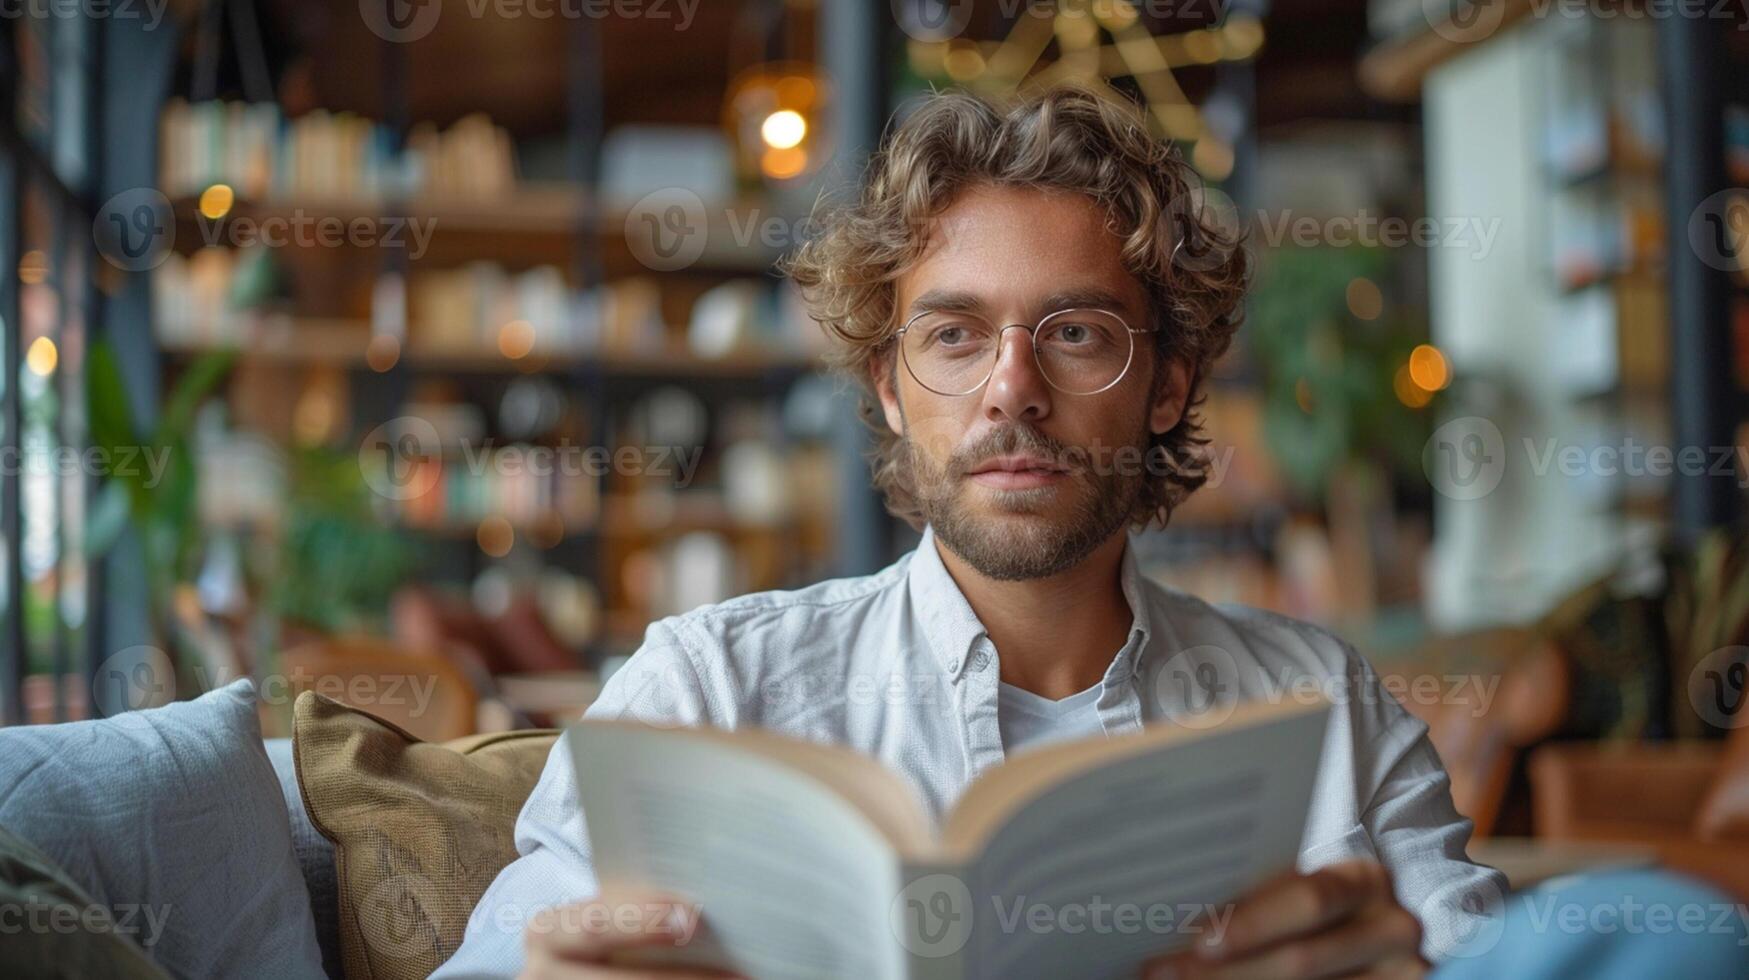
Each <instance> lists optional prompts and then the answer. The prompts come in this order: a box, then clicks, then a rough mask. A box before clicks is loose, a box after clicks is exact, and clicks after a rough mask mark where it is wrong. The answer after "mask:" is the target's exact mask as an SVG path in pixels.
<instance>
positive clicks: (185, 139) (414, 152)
mask: <svg viewBox="0 0 1749 980" xmlns="http://www.w3.org/2000/svg"><path fill="white" fill-rule="evenodd" d="M158 181H159V187H160V189H161V190H163V191H164V192H165V193H166V194H169V195H172V196H178V197H181V196H191V195H196V194H199V193H200V192H201V191H203V190H205V189H206V188H207V187H208V186H210V185H212V184H215V183H225V184H229V185H230V186H231V188H232V189H233V190H234V191H236V192H237V194H238V195H240V196H241V197H243V198H244V199H246V200H250V199H253V200H261V199H272V200H293V201H295V200H304V199H307V200H312V201H365V202H369V201H377V200H381V199H384V198H387V197H390V196H405V195H413V194H428V195H435V196H451V197H466V198H494V197H502V196H504V195H506V194H509V193H510V192H511V191H513V190H514V189H515V187H516V159H515V148H514V146H513V145H512V142H511V139H510V135H509V134H508V133H507V132H505V131H504V130H503V129H502V128H500V127H498V126H495V125H493V124H492V122H491V120H490V119H488V118H487V117H486V116H484V115H481V114H477V113H476V114H474V115H470V116H466V117H463V118H462V119H460V120H457V121H456V122H455V123H454V124H453V125H451V126H450V127H448V128H447V129H443V130H439V129H438V128H437V127H436V126H434V125H431V124H429V123H421V124H418V125H415V126H414V127H413V129H412V131H411V132H410V133H409V134H408V138H407V144H406V147H405V149H403V150H401V151H399V152H397V151H396V149H395V139H394V134H393V133H392V132H391V131H390V130H389V128H388V127H387V126H384V125H383V124H381V123H379V122H376V121H375V120H372V119H367V118H365V117H363V116H360V115H358V114H356V113H352V112H329V111H327V110H324V109H316V110H313V111H310V112H307V113H304V114H303V115H301V116H298V117H297V118H295V119H287V118H285V116H284V115H283V114H282V113H281V112H280V108H279V106H278V105H276V104H274V103H271V102H251V103H246V102H223V101H202V102H194V103H190V102H187V101H185V100H182V99H171V100H169V102H167V103H166V104H165V107H164V110H163V112H162V113H161V115H160V116H159V175H158Z"/></svg>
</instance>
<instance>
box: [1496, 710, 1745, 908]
mask: <svg viewBox="0 0 1749 980" xmlns="http://www.w3.org/2000/svg"><path fill="white" fill-rule="evenodd" d="M1530 774H1531V784H1532V787H1533V792H1534V801H1535V806H1534V810H1535V818H1536V829H1537V835H1538V836H1539V837H1545V838H1549V839H1554V840H1574V841H1606V842H1612V843H1630V844H1638V845H1643V846H1647V847H1650V848H1651V849H1652V850H1654V851H1655V852H1656V853H1657V855H1658V859H1659V862H1660V863H1661V864H1663V865H1664V866H1665V867H1668V868H1671V869H1673V870H1676V871H1682V872H1686V873H1688V874H1692V875H1694V876H1696V877H1698V878H1702V879H1705V880H1707V881H1710V882H1712V883H1714V884H1716V885H1718V886H1719V887H1720V888H1723V889H1724V890H1726V891H1727V892H1729V893H1731V894H1733V895H1735V896H1737V897H1738V898H1739V899H1742V900H1744V901H1749V726H1745V727H1741V728H1738V729H1736V730H1735V731H1734V732H1733V733H1732V734H1731V736H1730V738H1729V739H1727V740H1726V741H1724V742H1702V741H1698V740H1697V741H1687V742H1665V743H1657V742H1639V743H1627V744H1615V743H1607V742H1573V743H1555V744H1550V745H1547V746H1544V747H1542V748H1540V749H1538V750H1537V751H1536V752H1535V753H1533V754H1532V756H1531V762H1530Z"/></svg>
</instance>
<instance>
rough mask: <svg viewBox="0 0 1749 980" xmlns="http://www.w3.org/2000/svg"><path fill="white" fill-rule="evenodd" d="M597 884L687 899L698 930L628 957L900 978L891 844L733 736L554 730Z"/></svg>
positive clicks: (828, 794)
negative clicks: (559, 733)
mask: <svg viewBox="0 0 1749 980" xmlns="http://www.w3.org/2000/svg"><path fill="white" fill-rule="evenodd" d="M565 737H566V738H567V739H569V740H570V746H571V750H572V755H573V758H574V760H575V764H576V767H577V785H578V792H579V795H580V798H581V799H582V802H583V810H584V815H585V823H586V825H587V826H588V830H589V843H590V847H591V849H592V851H593V853H594V859H595V869H596V876H597V879H598V881H600V882H601V884H602V886H603V887H608V886H618V885H624V886H627V887H636V888H644V889H655V890H660V891H664V892H669V893H673V894H676V895H678V896H681V897H683V898H685V899H687V900H689V901H692V902H696V903H698V904H699V906H700V911H701V912H702V914H703V917H704V923H703V926H702V927H701V929H700V932H699V934H698V935H697V936H696V937H695V938H694V939H693V941H692V942H691V943H689V944H688V945H687V946H685V947H682V948H681V949H663V950H655V951H652V952H651V954H650V955H649V957H648V958H645V959H640V960H639V962H649V961H651V960H660V961H663V962H678V963H689V964H695V965H707V966H715V967H720V968H724V969H729V970H733V971H735V972H738V973H741V974H743V975H745V976H754V977H796V978H814V977H823V976H855V977H900V976H903V975H904V970H905V965H904V956H903V951H902V950H901V949H900V947H899V944H898V941H897V938H896V937H895V935H894V933H893V931H892V928H891V926H890V924H889V922H888V908H889V905H890V903H891V901H892V899H893V897H894V896H895V895H896V894H897V893H898V891H899V889H900V877H899V875H900V862H899V858H898V854H897V851H896V849H895V847H894V844H893V842H892V841H891V840H890V839H889V838H888V837H887V835H886V834H885V833H883V832H882V831H881V830H880V829H878V828H877V827H876V825H875V824H874V823H873V822H871V820H870V819H869V818H868V817H867V816H865V815H864V814H863V813H862V812H860V811H859V810H858V809H857V808H856V807H854V806H852V805H851V804H850V803H849V802H848V801H846V800H844V799H843V798H842V797H840V796H839V795H837V794H836V793H835V792H834V791H832V790H831V789H829V788H827V787H826V786H825V785H824V784H823V783H821V782H820V781H818V780H816V779H814V778H812V777H811V776H809V775H806V774H804V773H803V772H801V771H798V770H796V769H794V768H791V767H790V766H789V765H787V764H784V763H780V762H778V761H775V760H773V759H771V758H768V757H765V756H762V755H760V754H758V753H756V752H752V751H749V750H748V749H747V748H744V747H737V746H736V744H735V742H736V740H739V739H742V738H744V736H741V735H735V736H732V737H723V736H720V735H719V736H718V737H715V738H710V737H700V732H699V730H693V729H660V728H649V727H646V726H641V725H634V724H626V723H615V722H583V723H580V724H577V725H574V726H572V727H571V728H570V729H569V730H568V731H567V732H566V734H565Z"/></svg>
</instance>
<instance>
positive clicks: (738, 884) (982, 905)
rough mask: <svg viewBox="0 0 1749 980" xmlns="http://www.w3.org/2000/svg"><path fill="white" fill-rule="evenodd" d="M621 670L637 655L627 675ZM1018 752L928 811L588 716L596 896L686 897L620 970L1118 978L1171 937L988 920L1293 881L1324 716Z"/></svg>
mask: <svg viewBox="0 0 1749 980" xmlns="http://www.w3.org/2000/svg"><path fill="white" fill-rule="evenodd" d="M624 669H628V670H636V669H637V667H636V662H635V661H634V662H633V663H632V664H631V665H628V666H627V667H626V668H624ZM1222 710H1223V711H1225V712H1227V716H1226V717H1225V718H1224V719H1223V718H1221V717H1220V714H1219V713H1216V714H1211V715H1206V716H1200V717H1199V719H1198V720H1197V721H1196V722H1194V723H1191V722H1189V721H1187V722H1185V723H1181V724H1174V723H1166V724H1162V725H1157V726H1152V727H1149V728H1146V729H1144V730H1142V731H1141V732H1139V733H1136V734H1131V735H1124V736H1117V737H1111V738H1106V737H1095V738H1090V739H1084V740H1079V741H1073V742H1068V743H1064V744H1060V745H1052V746H1046V747H1042V748H1038V749H1034V750H1032V751H1029V752H1022V753H1017V754H1015V755H1013V756H1011V757H1010V758H1009V759H1008V760H1007V761H1005V762H1003V763H1001V764H1000V765H997V766H996V767H994V768H992V769H990V770H988V771H986V772H985V773H984V774H982V775H981V776H979V777H978V778H977V779H976V780H974V781H973V783H972V784H971V786H970V787H969V788H968V789H967V790H966V791H965V793H964V795H962V796H961V797H960V799H959V800H958V802H957V803H955V804H953V806H952V807H951V808H950V809H949V810H948V812H947V813H946V814H944V815H943V816H942V817H941V818H940V819H937V818H936V817H934V816H933V815H932V814H931V813H930V811H929V810H928V808H927V807H926V806H925V805H924V804H923V802H922V801H921V800H920V799H919V798H918V796H917V794H916V793H915V792H914V789H913V787H912V786H911V785H910V784H909V783H907V782H906V781H905V780H904V779H903V778H901V777H900V776H898V775H897V774H895V773H893V772H891V771H889V770H888V769H886V768H885V767H884V766H882V765H881V764H880V763H879V762H878V761H876V760H874V759H871V758H869V757H867V756H864V755H862V754H860V753H857V752H855V751H852V750H849V749H846V748H842V747H838V746H830V745H823V744H817V743H813V742H806V741H801V740H796V739H791V738H786V737H783V736H780V735H776V734H771V733H766V732H759V731H733V732H730V731H720V730H712V729H688V728H678V729H671V728H657V727H651V726H645V725H640V724H637V723H634V722H626V721H593V720H585V721H582V722H579V723H578V724H576V725H573V726H572V727H571V728H569V729H568V730H567V731H566V733H565V736H564V737H565V739H566V741H567V743H568V746H569V748H570V750H571V755H572V761H573V763H574V765H575V767H576V773H577V787H578V795H579V797H580V798H581V799H582V800H585V801H587V802H586V803H585V814H586V818H587V819H586V824H587V830H588V835H589V843H590V846H591V850H592V852H593V854H594V860H595V871H596V875H597V878H598V880H599V883H600V885H601V887H602V889H603V890H610V889H616V888H625V889H633V890H656V891H660V892H664V893H669V894H673V895H676V896H678V897H680V898H681V899H682V900H684V901H686V902H689V903H694V904H695V906H696V908H697V910H698V911H699V912H700V913H701V915H702V924H701V927H700V929H699V930H698V932H697V933H696V934H694V935H693V937H692V939H691V941H690V942H688V943H686V944H684V945H680V946H664V947H649V948H646V949H642V950H639V951H638V952H637V953H635V954H633V956H632V957H631V959H632V960H633V961H634V963H636V964H645V963H678V964H684V965H689V966H694V967H712V968H722V969H728V970H731V971H733V972H735V973H738V974H740V975H743V976H760V977H815V976H821V977H824V976H855V977H887V978H906V977H941V978H957V977H1059V976H1114V977H1115V976H1136V975H1138V967H1140V966H1141V965H1142V964H1143V963H1144V962H1145V961H1146V960H1148V959H1149V958H1151V957H1154V956H1157V955H1160V954H1162V953H1165V952H1169V951H1171V950H1172V949H1174V948H1176V947H1177V946H1179V945H1180V944H1181V943H1183V942H1185V941H1187V940H1188V939H1189V938H1190V936H1191V935H1192V933H1191V931H1190V930H1188V929H1183V928H1177V927H1166V928H1147V929H1140V930H1135V931H1131V932H1128V933H1120V932H1115V931H1112V930H1096V929H1086V930H1077V931H1071V930H1034V929H1028V928H1026V927H1025V926H1024V925H1016V920H1015V919H1014V917H1013V916H1012V915H1005V914H1004V910H1012V909H1015V908H1019V907H1023V906H1028V905H1042V906H1045V907H1047V908H1050V909H1062V908H1066V907H1071V906H1078V907H1082V908H1088V907H1091V906H1092V905H1094V904H1095V903H1100V902H1103V903H1105V904H1106V905H1108V906H1118V905H1122V906H1135V907H1136V908H1138V909H1148V908H1161V907H1165V908H1170V909H1184V908H1187V907H1192V906H1194V907H1197V908H1208V909H1214V908H1219V907H1220V906H1222V905H1225V904H1226V903H1230V902H1232V901H1234V900H1236V899H1238V898H1240V897H1241V896H1242V895H1243V894H1244V893H1245V892H1247V891H1248V890H1250V889H1251V888H1253V887H1254V886H1256V885H1258V884H1259V883H1261V882H1262V881H1263V880H1264V879H1266V878H1267V877H1269V876H1271V875H1274V874H1277V873H1280V872H1282V871H1285V870H1288V869H1290V868H1292V867H1293V864H1294V861H1295V859H1296V857H1297V855H1298V852H1299V846H1300V839H1301V836H1302V834H1303V832H1304V829H1305V819H1306V812H1307V807H1308V804H1309V801H1310V798H1311V792H1312V785H1313V780H1314V779H1315V777H1316V773H1317V770H1318V760H1319V755H1320V752H1321V747H1322V745H1323V740H1324V730H1325V726H1326V723H1327V721H1328V716H1329V705H1328V703H1327V702H1323V701H1317V702H1315V703H1311V702H1289V703H1279V704H1268V703H1259V704H1251V705H1240V706H1237V707H1234V706H1231V705H1229V706H1227V708H1225V709H1222Z"/></svg>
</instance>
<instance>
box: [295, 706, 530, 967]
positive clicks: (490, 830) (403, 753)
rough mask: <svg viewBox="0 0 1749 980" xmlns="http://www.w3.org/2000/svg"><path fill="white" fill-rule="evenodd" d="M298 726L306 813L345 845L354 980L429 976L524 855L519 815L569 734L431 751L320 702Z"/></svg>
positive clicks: (343, 921) (341, 851) (337, 855)
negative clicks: (556, 745) (517, 831)
mask: <svg viewBox="0 0 1749 980" xmlns="http://www.w3.org/2000/svg"><path fill="white" fill-rule="evenodd" d="M293 717H294V724H295V735H294V739H293V746H294V750H295V752H296V755H297V770H298V785H299V786H300V787H301V788H302V790H303V797H304V807H305V809H306V810H307V811H308V812H309V815H310V822H311V823H313V824H315V826H316V829H317V830H319V831H321V832H322V834H323V835H324V836H326V837H327V838H328V839H329V840H332V841H333V842H334V864H335V872H336V876H337V877H338V879H339V907H340V947H341V958H342V961H343V962H344V964H345V968H346V976H347V977H348V980H367V978H368V980H401V978H414V977H424V976H426V975H427V974H429V973H431V971H433V970H435V969H436V968H437V967H438V966H439V965H440V964H442V963H443V962H444V961H445V960H447V959H449V957H450V955H451V954H453V953H454V952H455V950H456V947H457V946H458V945H460V943H461V939H462V933H463V931H464V930H465V929H466V927H467V920H468V915H469V914H470V913H471V912H472V911H473V909H474V905H475V903H477V902H478V901H479V899H480V896H481V895H482V894H484V893H485V891H486V887H487V886H488V885H490V884H491V883H492V879H493V878H495V877H496V876H497V874H498V872H499V870H500V869H502V868H503V867H504V865H506V864H508V863H510V861H511V860H513V859H514V858H515V857H516V847H515V843H514V840H513V836H512V835H513V831H514V828H515V824H516V815H517V813H518V812H519V811H520V810H521V809H522V803H523V801H524V800H525V799H527V798H528V794H529V793H530V792H531V791H533V789H534V784H535V782H536V781H537V780H538V779H539V778H540V773H541V769H542V767H543V766H545V764H546V759H547V754H548V752H549V751H550V750H551V748H552V745H553V742H554V740H555V739H556V738H557V737H558V733H557V732H554V731H551V730H542V731H524V732H504V733H498V734H491V735H474V736H470V737H468V738H462V739H456V740H454V741H451V742H445V743H442V744H435V743H426V742H421V741H419V740H418V739H417V738H414V737H413V736H412V735H409V734H407V733H406V732H405V731H403V730H401V729H400V728H397V727H395V726H394V725H391V724H389V723H388V722H384V721H380V720H378V719H377V718H374V717H372V716H371V715H369V714H366V713H365V712H363V711H359V710H358V709H356V708H350V707H348V706H346V705H344V704H341V703H339V702H337V701H334V700H331V699H329V698H325V697H323V696H321V695H319V694H316V693H314V692H306V693H304V694H301V695H299V696H298V700H297V704H296V706H295V708H294V710H293Z"/></svg>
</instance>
